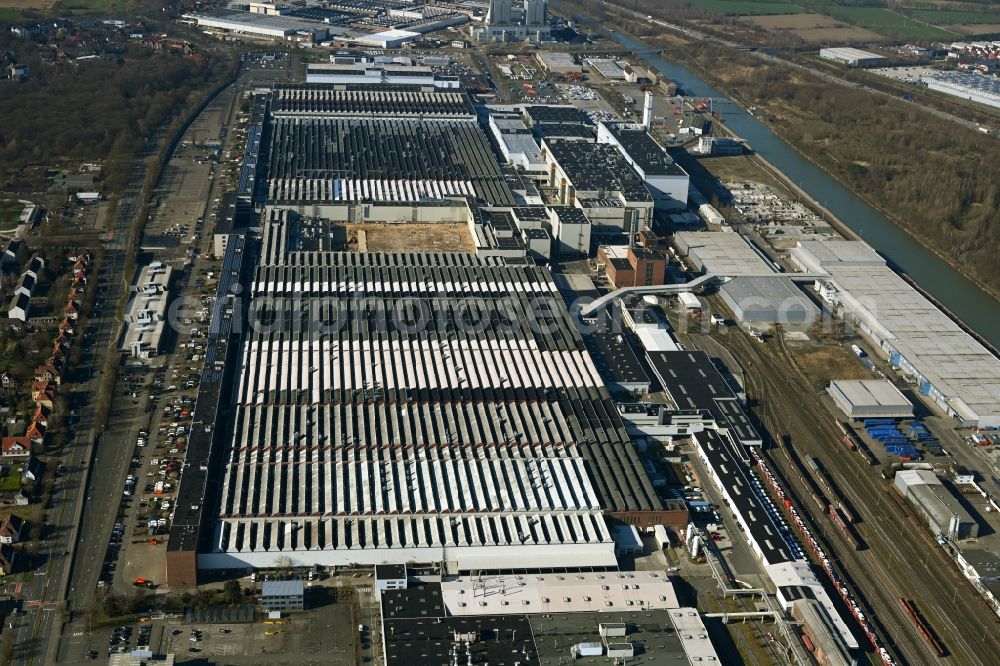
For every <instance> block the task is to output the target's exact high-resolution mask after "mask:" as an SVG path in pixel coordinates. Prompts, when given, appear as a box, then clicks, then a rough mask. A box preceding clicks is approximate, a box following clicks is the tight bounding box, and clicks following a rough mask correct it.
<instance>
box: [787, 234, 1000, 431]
mask: <svg viewBox="0 0 1000 666" xmlns="http://www.w3.org/2000/svg"><path fill="white" fill-rule="evenodd" d="M790 257H791V259H792V261H793V262H794V263H795V264H796V265H797V266H798V267H799V268H800V269H801V270H803V271H805V272H807V273H810V274H819V275H827V276H829V277H825V278H823V279H822V281H821V282H822V283H823V284H824V285H825V286H824V290H825V293H826V296H827V300H828V301H830V303H831V305H832V307H835V308H837V309H838V310H840V311H841V312H842V313H843V315H844V316H845V317H847V318H848V319H849V320H851V321H852V322H854V323H855V324H857V326H858V328H859V330H861V332H862V333H864V334H865V335H866V336H868V338H869V339H870V340H871V342H872V343H873V344H874V346H875V347H876V348H878V349H880V350H881V351H882V353H883V354H885V355H886V357H887V358H888V360H889V363H890V364H891V365H892V366H893V367H895V368H898V369H899V370H900V371H901V373H902V374H903V375H904V376H905V377H908V378H909V379H911V380H912V381H913V382H914V383H915V384H916V386H917V392H918V393H919V394H920V395H924V396H927V397H928V398H930V399H931V400H933V401H934V402H935V403H936V404H937V405H938V406H939V407H940V408H941V409H942V410H944V411H945V412H946V413H947V414H949V415H950V416H953V417H955V418H956V419H958V420H959V421H961V422H962V423H963V424H965V425H968V426H976V425H978V426H980V427H985V426H1000V359H998V358H997V357H996V356H995V355H994V354H993V353H992V352H990V351H989V350H988V349H986V347H984V346H983V345H982V344H981V343H980V342H979V341H977V340H976V339H975V338H973V337H972V336H971V335H969V334H968V333H966V332H965V331H964V330H963V329H962V328H961V327H960V326H959V325H958V324H956V323H955V322H954V321H953V320H952V319H951V318H950V317H948V315H946V314H945V313H944V312H942V311H941V310H940V309H939V308H938V307H937V306H935V305H934V304H933V303H932V302H930V301H929V300H928V299H927V298H926V297H925V296H924V295H923V294H921V293H920V292H918V291H917V290H916V289H914V288H913V287H912V286H911V285H910V284H909V283H908V282H907V281H906V280H904V279H903V278H901V277H900V276H899V275H897V274H896V273H895V272H894V271H893V270H892V269H891V268H890V267H889V266H888V265H886V263H885V260H884V259H883V258H882V257H881V256H879V254H878V253H877V252H875V251H874V250H873V249H871V248H870V247H869V246H868V245H866V244H865V243H863V242H861V241H846V240H844V241H839V240H824V241H799V242H798V244H797V245H796V247H794V248H792V250H791V251H790Z"/></svg>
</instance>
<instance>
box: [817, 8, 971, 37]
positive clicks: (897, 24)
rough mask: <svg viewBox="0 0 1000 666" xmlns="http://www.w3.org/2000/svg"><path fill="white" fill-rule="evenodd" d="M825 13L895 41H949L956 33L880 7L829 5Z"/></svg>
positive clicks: (824, 9) (824, 10)
mask: <svg viewBox="0 0 1000 666" xmlns="http://www.w3.org/2000/svg"><path fill="white" fill-rule="evenodd" d="M823 12H824V13H826V14H829V15H830V16H833V17H834V18H838V19H840V20H841V21H845V22H846V23H850V24H852V25H856V26H859V27H861V28H867V29H868V30H873V31H875V32H877V33H879V34H882V35H885V36H886V37H892V38H895V39H949V38H952V37H954V36H955V35H954V33H952V32H949V31H947V30H942V29H941V28H935V27H933V26H929V25H924V24H923V23H920V22H918V21H916V20H914V19H911V18H909V17H906V16H903V15H902V14H897V13H896V12H893V11H889V10H888V9H882V8H879V7H839V6H834V5H827V6H825V7H823Z"/></svg>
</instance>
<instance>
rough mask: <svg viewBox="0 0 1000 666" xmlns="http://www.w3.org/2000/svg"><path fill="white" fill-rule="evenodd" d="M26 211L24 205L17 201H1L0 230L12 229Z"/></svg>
mask: <svg viewBox="0 0 1000 666" xmlns="http://www.w3.org/2000/svg"><path fill="white" fill-rule="evenodd" d="M22 210H24V204H22V203H18V202H17V200H16V199H3V200H0V229H10V228H11V227H14V226H16V225H17V220H18V219H19V218H20V216H21V211H22Z"/></svg>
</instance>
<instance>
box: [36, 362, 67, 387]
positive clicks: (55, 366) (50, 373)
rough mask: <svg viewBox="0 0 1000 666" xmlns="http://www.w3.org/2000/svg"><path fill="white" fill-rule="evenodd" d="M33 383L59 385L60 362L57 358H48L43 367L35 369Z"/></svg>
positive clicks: (60, 379) (60, 376)
mask: <svg viewBox="0 0 1000 666" xmlns="http://www.w3.org/2000/svg"><path fill="white" fill-rule="evenodd" d="M35 381H36V382H45V381H48V382H54V383H56V384H59V383H60V382H61V381H62V361H61V360H60V359H58V358H57V357H54V356H50V357H49V359H48V360H47V361H46V362H45V363H44V364H43V365H40V366H38V367H37V368H35Z"/></svg>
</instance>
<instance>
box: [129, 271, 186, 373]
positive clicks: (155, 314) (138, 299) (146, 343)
mask: <svg viewBox="0 0 1000 666" xmlns="http://www.w3.org/2000/svg"><path fill="white" fill-rule="evenodd" d="M172 275H173V268H171V267H170V266H167V265H166V264H162V263H160V262H158V261H154V262H152V263H151V264H149V265H146V266H143V267H142V269H140V271H139V277H138V278H137V279H136V282H135V285H133V287H132V291H133V292H134V295H133V296H132V298H131V299H129V302H128V304H126V306H125V338H124V339H123V341H122V350H123V351H126V352H128V353H129V354H130V355H131V356H132V357H133V358H139V359H147V358H150V357H153V356H156V355H157V353H159V351H160V345H161V344H162V342H163V334H164V331H165V328H166V326H167V321H166V318H167V305H168V303H169V300H168V299H169V296H170V278H171V276H172Z"/></svg>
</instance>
